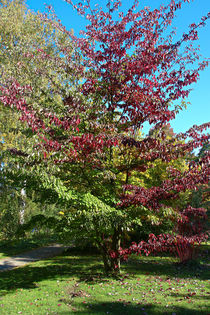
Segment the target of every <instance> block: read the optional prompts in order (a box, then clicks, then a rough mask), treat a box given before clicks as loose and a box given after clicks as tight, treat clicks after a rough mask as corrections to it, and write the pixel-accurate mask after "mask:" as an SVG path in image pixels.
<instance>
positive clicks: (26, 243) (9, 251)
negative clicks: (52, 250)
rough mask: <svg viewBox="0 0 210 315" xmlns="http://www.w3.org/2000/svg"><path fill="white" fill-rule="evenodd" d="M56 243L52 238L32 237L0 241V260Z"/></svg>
mask: <svg viewBox="0 0 210 315" xmlns="http://www.w3.org/2000/svg"><path fill="white" fill-rule="evenodd" d="M53 242H56V239H55V238H54V237H48V238H46V237H43V236H40V237H33V238H28V239H18V240H12V241H0V259H2V258H6V257H9V256H14V255H17V254H20V253H24V252H26V251H30V250H32V249H35V248H38V247H41V246H45V245H48V244H52V243H53Z"/></svg>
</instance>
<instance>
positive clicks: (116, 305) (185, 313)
mask: <svg viewBox="0 0 210 315" xmlns="http://www.w3.org/2000/svg"><path fill="white" fill-rule="evenodd" d="M77 306H78V307H79V309H80V310H76V309H75V310H74V314H77V315H87V314H89V315H94V314H97V315H105V314H112V315H119V314H122V315H127V314H128V315H131V314H132V315H160V314H161V315H171V314H176V315H178V314H179V315H202V314H203V315H204V314H205V315H206V314H207V310H200V311H199V310H198V309H192V308H190V309H187V308H185V307H180V306H173V307H170V308H166V307H163V306H161V305H157V304H132V303H123V302H106V303H95V304H94V303H92V304H90V305H86V306H84V304H82V303H81V304H77ZM59 314H60V315H67V314H70V312H62V313H59Z"/></svg>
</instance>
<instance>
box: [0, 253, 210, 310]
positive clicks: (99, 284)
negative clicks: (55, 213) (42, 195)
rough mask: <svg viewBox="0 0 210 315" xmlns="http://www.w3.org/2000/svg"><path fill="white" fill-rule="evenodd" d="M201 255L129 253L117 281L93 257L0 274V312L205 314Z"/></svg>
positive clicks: (205, 285)
mask: <svg viewBox="0 0 210 315" xmlns="http://www.w3.org/2000/svg"><path fill="white" fill-rule="evenodd" d="M206 257H207V256H206V255H203V257H200V260H201V262H202V263H201V264H200V263H198V262H193V263H191V264H190V265H179V264H178V263H177V260H176V259H175V258H171V257H163V258H161V257H136V256H135V257H132V258H131V259H130V260H129V261H128V262H127V263H125V264H123V266H122V275H121V276H120V277H119V279H114V278H107V277H105V276H104V274H103V268H102V267H103V266H102V264H101V261H100V258H99V257H98V256H97V255H88V254H87V255H86V254H82V253H81V252H78V253H77V252H76V251H75V250H71V251H69V254H68V255H66V256H63V257H62V256H59V257H56V258H52V259H49V260H45V261H40V262H36V263H33V264H31V265H28V266H25V267H22V268H18V269H15V270H12V271H9V272H3V273H1V274H0V293H1V298H0V314H71V313H75V314H81V315H85V314H98V315H102V314H103V315H105V314H122V315H123V314H134V315H135V314H143V315H146V314H148V315H152V314H155V315H158V314H170V315H172V314H176V315H177V314H180V315H183V314H189V315H190V314H205V315H207V314H208V311H209V306H210V305H209V302H208V297H209V296H210V288H209V286H208V285H209V282H208V280H207V279H209V274H208V266H207V264H206V263H207V262H206Z"/></svg>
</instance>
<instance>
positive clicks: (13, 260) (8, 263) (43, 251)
mask: <svg viewBox="0 0 210 315" xmlns="http://www.w3.org/2000/svg"><path fill="white" fill-rule="evenodd" d="M69 247H70V246H64V245H60V244H53V245H49V246H45V247H41V248H38V249H33V250H31V251H29V252H26V253H23V254H19V255H15V256H13V257H7V258H3V259H0V272H2V271H7V270H11V269H14V268H17V267H20V266H24V265H26V264H29V263H31V262H34V261H37V260H41V259H46V258H49V257H53V256H57V255H59V254H61V253H62V252H64V251H65V250H66V249H68V248H69Z"/></svg>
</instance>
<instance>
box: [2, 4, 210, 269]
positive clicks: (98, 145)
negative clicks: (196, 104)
mask: <svg viewBox="0 0 210 315" xmlns="http://www.w3.org/2000/svg"><path fill="white" fill-rule="evenodd" d="M66 1H67V2H69V3H70V4H71V5H73V7H74V8H75V9H76V10H77V12H78V13H79V14H80V15H82V16H85V17H86V19H87V20H88V21H89V24H88V25H87V26H86V31H84V32H82V35H83V36H82V37H79V38H77V37H76V36H74V35H73V34H72V33H70V32H68V31H67V30H66V29H65V27H64V26H63V25H62V24H61V23H60V22H59V23H55V22H52V23H53V25H54V27H56V28H59V30H60V31H62V32H64V33H65V34H67V35H69V36H70V38H71V40H72V42H73V43H74V51H73V52H72V50H71V52H69V48H68V46H65V45H63V46H62V43H61V44H60V47H61V51H62V55H61V56H60V58H59V59H58V58H57V59H55V58H54V57H53V56H51V55H49V54H47V52H46V51H44V50H43V51H38V54H40V56H41V58H42V59H44V60H47V61H48V62H49V63H50V64H52V65H53V66H54V68H53V72H54V73H56V71H58V73H59V69H60V68H59V66H60V67H63V65H65V68H64V67H63V68H62V69H65V71H66V73H67V74H68V75H69V81H70V82H71V84H69V85H65V82H66V81H68V78H67V79H66V80H65V81H64V80H62V78H61V77H59V75H58V76H57V78H56V84H55V80H54V82H53V84H51V78H50V76H49V90H50V93H48V95H49V99H48V101H47V102H46V100H45V101H44V102H43V101H42V100H39V99H37V98H36V101H35V100H34V95H33V89H34V87H33V84H30V82H29V84H28V85H25V86H22V85H21V84H19V82H18V81H17V78H10V80H8V82H7V84H6V85H5V84H4V85H1V87H0V89H1V96H0V100H1V102H2V103H3V104H4V105H5V106H9V107H13V108H16V109H17V110H18V111H19V112H20V113H21V120H22V121H26V123H27V125H28V127H29V128H30V129H31V130H32V131H33V133H34V134H35V135H36V139H37V141H36V144H35V145H34V152H33V154H31V153H28V155H27V156H26V157H23V153H22V152H17V151H15V150H13V152H12V153H13V154H15V155H16V156H18V155H19V156H21V158H22V159H23V160H25V161H27V163H26V164H27V165H29V166H30V167H31V165H33V175H34V174H37V176H38V178H39V181H38V183H39V186H40V187H42V189H43V188H44V189H45V190H47V191H48V193H49V192H51V193H52V192H54V194H56V196H57V203H58V204H59V207H60V209H61V207H62V206H63V205H65V206H63V207H64V208H63V209H64V210H63V211H61V212H60V218H58V219H57V224H56V228H57V229H60V230H63V233H68V234H69V235H72V232H73V233H74V236H75V237H81V238H82V239H83V240H85V239H88V240H90V239H91V241H92V242H94V243H95V244H96V245H97V246H98V248H99V249H100V251H101V254H102V257H103V262H104V267H105V271H106V273H109V272H111V273H114V272H116V273H117V272H119V271H120V254H119V253H123V250H122V248H121V246H122V239H123V235H124V234H125V232H126V231H127V230H130V229H132V227H133V225H134V224H135V225H136V224H138V225H141V224H142V222H141V217H142V216H148V217H150V218H155V217H157V218H158V217H159V216H163V215H164V213H167V211H168V209H169V206H168V201H170V200H174V199H176V198H179V194H180V193H181V192H184V191H186V190H191V189H192V190H194V189H196V187H197V185H199V184H204V183H207V182H208V175H209V168H208V166H209V165H208V163H209V156H208V155H206V156H205V157H203V158H201V159H200V160H199V161H196V162H191V163H189V165H188V167H187V170H185V171H184V172H180V171H179V170H178V169H176V168H175V167H171V166H169V167H168V178H167V179H166V180H163V181H162V183H161V184H160V185H159V186H154V187H150V188H148V189H146V188H144V187H142V186H141V184H140V183H138V185H133V182H132V175H133V172H144V171H146V170H147V168H148V167H152V164H153V163H155V161H156V160H157V159H159V160H162V161H163V162H166V163H168V162H170V161H173V160H176V159H179V158H180V157H185V156H186V154H188V153H190V152H192V151H193V150H194V149H195V148H199V147H200V146H202V145H204V144H205V143H206V142H207V141H208V139H209V137H208V135H206V134H205V133H204V130H206V129H207V128H208V127H209V124H208V123H206V124H203V125H202V126H193V127H192V128H191V129H189V130H188V131H187V132H185V133H181V134H177V135H176V136H174V137H171V138H169V139H168V138H167V137H166V134H165V132H164V128H162V127H163V126H165V125H166V124H167V123H168V122H169V121H170V120H172V119H174V118H175V117H176V114H177V113H178V112H179V110H181V109H182V105H179V104H180V103H181V104H183V102H182V101H183V100H185V98H186V97H187V96H188V94H189V92H190V86H191V84H192V83H194V82H197V80H198V78H199V73H200V71H202V70H204V69H205V67H206V66H207V65H208V61H207V60H205V59H204V60H200V56H199V54H198V48H193V47H194V45H193V44H194V43H195V42H196V40H197V39H198V29H199V27H202V26H204V25H205V22H206V20H207V19H208V18H210V13H208V14H207V15H206V16H204V17H202V18H201V21H200V22H199V23H197V24H195V23H193V24H191V25H190V26H189V30H188V31H187V32H186V33H184V34H183V35H182V37H181V38H180V39H179V40H176V41H174V32H173V31H171V32H170V25H171V23H172V21H173V19H174V17H175V13H176V12H177V11H178V10H180V9H181V8H182V5H183V3H184V2H186V0H171V1H169V4H168V5H165V6H161V7H160V8H158V9H155V10H150V9H149V8H148V7H146V8H143V9H141V10H140V9H138V10H137V8H138V1H134V4H133V5H132V6H131V8H130V9H129V10H128V12H127V13H124V12H118V11H119V9H120V6H121V1H119V0H116V1H110V0H108V1H107V4H106V10H102V9H101V8H100V7H95V8H94V9H93V8H91V5H90V1H89V0H87V1H83V3H81V2H79V3H73V1H71V0H66ZM188 2H189V1H188ZM117 12H118V17H117V18H116V19H115V17H116V14H117ZM43 19H48V17H47V16H46V15H45V16H43ZM166 31H167V32H166ZM34 56H35V58H37V52H36V54H34ZM26 58H27V56H26ZM30 58H32V59H33V56H32V55H30ZM60 60H65V61H68V62H69V64H68V62H64V63H63V62H61V61H60ZM72 77H73V78H74V80H72ZM79 78H81V80H79ZM72 82H73V83H74V84H73V83H72ZM50 95H51V97H50ZM54 96H59V97H60V98H59V99H60V101H59V102H57V103H56V100H55V99H54ZM177 103H178V104H177ZM146 122H148V123H149V124H151V125H153V129H154V130H155V134H156V137H152V136H151V135H148V136H146V137H144V138H141V137H137V133H138V130H140V129H141V128H142V127H143V126H144V124H145V123H146ZM162 140H164V141H162ZM26 151H27V150H26ZM24 154H27V152H24ZM34 176H35V175H34ZM40 190H41V188H40ZM176 215H177V214H176ZM45 222H47V221H45ZM125 255H126V252H125Z"/></svg>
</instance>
